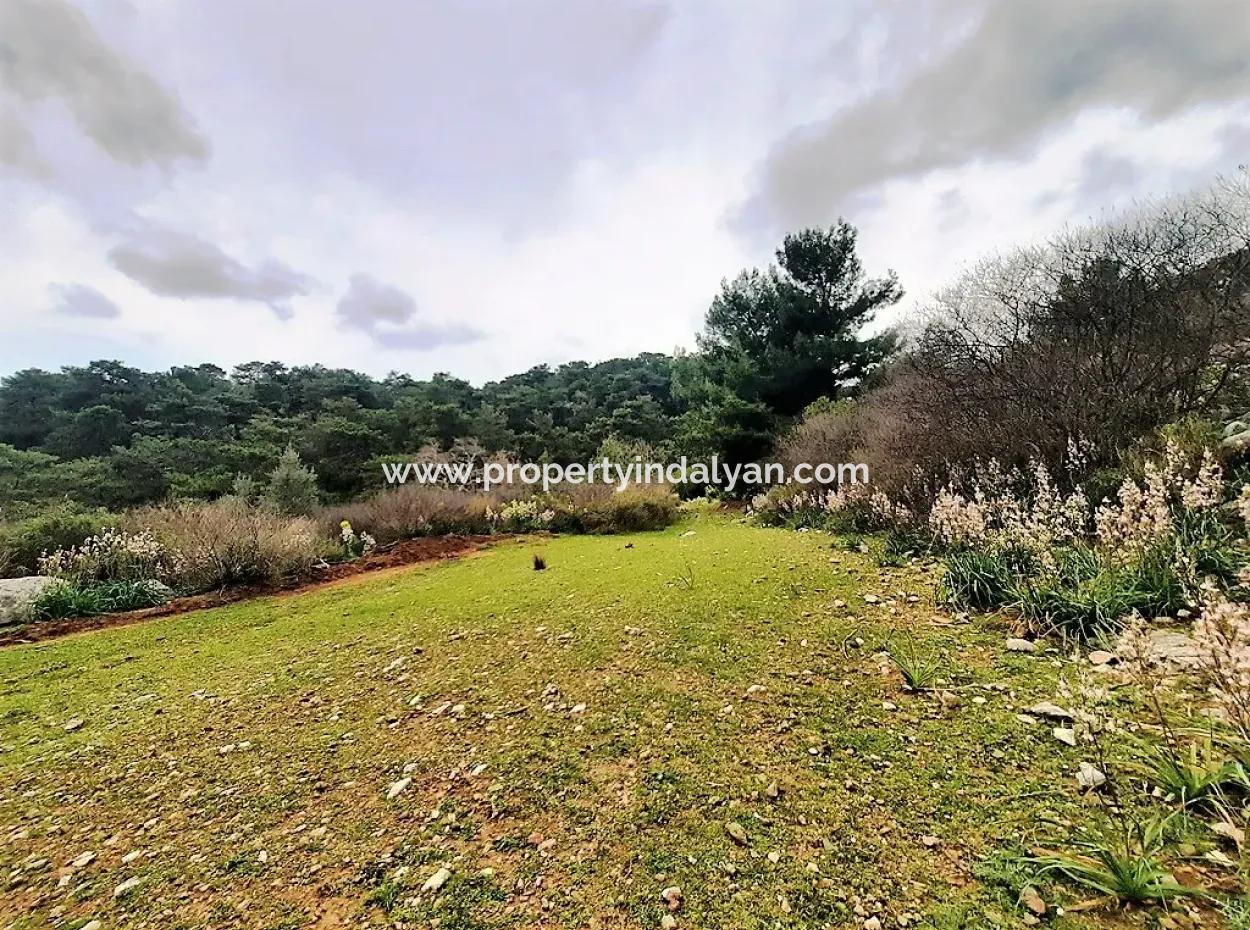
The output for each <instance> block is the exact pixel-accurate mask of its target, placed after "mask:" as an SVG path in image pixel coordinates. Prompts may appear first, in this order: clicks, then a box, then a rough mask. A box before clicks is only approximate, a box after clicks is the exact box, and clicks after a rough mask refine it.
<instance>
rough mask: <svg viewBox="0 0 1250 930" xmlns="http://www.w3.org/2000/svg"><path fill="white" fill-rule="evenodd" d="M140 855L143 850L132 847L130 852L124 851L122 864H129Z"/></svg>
mask: <svg viewBox="0 0 1250 930" xmlns="http://www.w3.org/2000/svg"><path fill="white" fill-rule="evenodd" d="M142 855H143V850H141V849H132V850H131V851H130V852H128V853H126V855H124V856H122V865H130V863H132V862H134V861H135V860H136V859H138V858H139V857H140V856H142Z"/></svg>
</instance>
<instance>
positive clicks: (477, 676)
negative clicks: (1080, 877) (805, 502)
mask: <svg viewBox="0 0 1250 930" xmlns="http://www.w3.org/2000/svg"><path fill="white" fill-rule="evenodd" d="M691 531H693V534H691ZM831 543H832V538H831V537H830V536H828V535H827V534H824V533H817V532H812V533H805V534H798V533H791V532H786V531H783V530H775V529H767V528H760V527H753V526H748V525H745V524H744V523H742V522H739V521H734V520H733V519H732V518H730V517H728V516H723V515H698V516H693V517H687V518H685V519H684V520H683V522H681V523H680V524H678V525H676V526H674V527H670V528H669V529H667V530H664V531H661V532H657V533H642V534H637V535H633V536H622V537H557V538H551V539H544V540H542V541H541V542H539V541H524V540H522V541H513V542H508V543H502V544H500V545H498V546H497V547H495V548H492V549H490V550H488V551H486V552H484V553H482V554H479V555H476V556H473V557H468V558H464V559H461V560H459V561H455V562H450V563H442V564H439V565H435V566H427V567H421V568H415V569H404V570H397V571H393V572H387V573H383V574H377V575H372V576H361V577H359V578H356V579H351V580H349V581H346V582H344V583H341V584H338V585H334V586H330V587H325V588H321V589H316V590H313V591H310V592H306V593H302V594H298V595H293V596H285V597H276V598H269V599H263V600H257V601H252V602H247V603H241V604H237V605H233V606H229V607H225V608H222V609H218V610H213V611H206V612H201V613H194V614H186V615H182V616H176V617H169V618H164V619H160V620H156V621H150V622H145V623H142V624H136V625H132V626H128V627H120V628H116V629H113V630H107V631H102V632H97V633H92V634H89V635H82V636H77V637H71V638H68V639H63V640H59V641H52V642H48V643H43V644H38V645H32V646H25V647H18V648H12V649H7V650H4V651H0V750H2V751H0V876H7V878H5V879H4V880H5V882H6V884H5V893H4V894H3V895H0V927H3V926H22V927H25V926H30V927H45V926H54V925H55V926H71V927H72V926H75V925H76V924H77V925H81V924H83V923H86V922H87V921H88V920H91V919H99V920H101V921H102V922H103V924H104V926H105V927H128V928H131V927H135V928H138V927H151V928H157V927H159V928H162V930H164V928H177V930H190V928H207V927H220V926H229V927H247V928H257V930H273V928H279V927H340V926H369V925H376V926H391V925H399V926H403V925H409V926H428V925H430V923H431V922H432V921H433V920H438V926H439V927H440V928H441V930H457V928H460V930H468V928H488V927H489V928H497V927H516V928H527V927H533V926H538V925H540V924H541V925H543V926H547V927H567V928H570V930H572V928H582V927H588V926H597V927H601V928H617V927H620V928H625V927H647V928H650V927H656V926H659V924H660V918H661V917H662V916H663V915H664V914H665V913H666V909H665V905H664V903H663V902H662V901H661V900H660V897H659V893H660V891H661V889H663V888H665V887H667V886H669V885H679V886H681V888H682V889H683V893H684V899H685V901H684V904H683V906H682V909H681V911H680V912H679V913H678V914H677V915H676V916H677V918H678V921H679V926H682V927H718V928H727V930H733V928H764V927H767V928H774V927H796V928H797V927H821V926H856V927H857V926H860V925H861V924H862V923H863V921H864V920H865V915H874V916H880V918H881V920H882V922H883V924H884V925H885V926H886V927H887V928H893V927H895V926H898V925H899V924H898V921H899V919H900V918H903V919H904V920H906V921H908V923H909V924H920V923H924V922H926V921H928V922H930V923H938V924H946V923H950V922H951V921H954V922H956V923H960V922H964V921H965V918H966V923H964V924H963V925H966V926H981V925H989V924H991V923H992V924H993V925H994V926H998V927H1016V926H1021V925H1022V924H1021V919H1022V914H1021V913H1020V912H1019V911H1018V910H1015V909H1012V908H1004V907H1003V905H1002V903H1001V901H1000V897H999V892H998V891H997V890H995V889H994V888H992V887H991V886H990V885H988V884H986V883H984V882H982V881H979V880H978V879H977V878H976V877H975V876H974V874H973V872H974V868H975V866H976V863H977V862H978V861H979V860H981V858H982V857H983V856H984V854H985V853H986V852H987V851H989V850H992V849H993V848H995V847H996V846H998V845H999V844H1001V842H1003V840H1004V838H1010V839H1012V840H1020V841H1021V842H1026V843H1027V841H1028V840H1027V838H1029V837H1031V836H1033V835H1034V833H1035V831H1036V830H1037V829H1038V824H1040V823H1042V822H1043V819H1044V818H1051V819H1053V818H1055V817H1068V818H1073V819H1076V818H1079V817H1080V816H1081V812H1082V810H1083V807H1082V802H1081V800H1080V799H1079V797H1078V795H1077V792H1076V791H1075V790H1074V789H1073V786H1072V781H1071V770H1072V768H1073V767H1074V765H1075V757H1073V756H1070V755H1069V752H1070V751H1069V750H1067V749H1065V748H1064V747H1062V746H1060V745H1058V744H1056V743H1055V741H1054V740H1053V739H1052V738H1051V737H1050V734H1049V727H1045V726H1041V725H1038V726H1029V725H1027V724H1022V723H1021V722H1020V720H1019V719H1017V714H1018V713H1019V711H1020V710H1021V709H1022V708H1023V707H1025V706H1028V705H1029V704H1030V703H1032V702H1033V701H1036V700H1041V699H1048V698H1051V697H1053V695H1054V693H1055V692H1054V688H1055V684H1056V679H1057V677H1058V674H1059V670H1058V669H1056V668H1055V667H1053V666H1052V665H1051V664H1050V663H1048V662H1044V661H1040V660H1038V659H1036V658H1035V657H1029V656H1019V655H1015V654H1006V653H1004V652H1003V648H1002V645H1003V638H1004V632H1003V630H1002V629H997V628H995V627H993V626H991V625H989V624H991V623H992V622H993V621H992V620H985V619H980V618H978V619H974V620H973V622H972V623H971V624H967V625H954V626H953V625H951V624H950V623H949V621H948V620H946V619H945V618H942V617H939V616H937V614H936V611H935V608H934V605H933V600H932V594H933V589H934V582H935V575H934V574H932V573H931V571H930V570H929V569H924V568H920V567H908V568H900V569H894V568H888V567H880V566H877V565H876V564H875V562H874V560H873V559H872V558H871V557H870V556H869V555H866V554H863V553H861V552H858V551H854V552H847V551H844V550H842V549H841V548H835V547H834V546H833V545H832V544H831ZM539 546H541V549H539ZM536 553H538V554H541V555H542V556H544V557H545V559H546V566H547V567H546V570H545V571H534V561H533V557H534V555H535V554H536ZM868 593H871V594H873V595H874V596H875V599H874V601H872V602H866V600H865V599H864V597H863V595H865V594H868ZM901 637H906V638H907V642H909V643H914V644H915V648H916V649H917V650H920V651H921V652H922V653H924V654H932V655H942V656H945V657H946V659H947V660H949V662H950V663H951V664H952V666H957V667H958V668H959V669H960V682H961V684H960V690H959V696H960V699H959V700H958V701H957V702H950V701H945V700H939V698H940V697H941V695H938V694H933V693H926V692H919V693H914V692H910V691H908V690H906V689H905V687H904V682H903V680H902V678H901V676H900V674H899V672H898V670H897V669H896V668H895V667H894V665H893V664H892V663H891V662H890V661H889V660H888V658H887V657H886V656H885V655H884V654H881V653H875V652H873V651H872V649H871V648H870V647H868V646H865V645H863V644H865V643H881V642H891V641H901ZM977 699H980V700H977ZM71 720H81V721H82V725H81V726H79V727H73V726H71V727H70V728H69V729H67V724H69V723H70V721H71ZM405 778H406V779H409V781H407V782H403V781H402V780H403V779H405ZM397 785H399V786H400V787H399V789H398V790H397V791H396V792H395V794H394V797H393V798H390V799H388V797H387V795H388V793H390V792H391V791H394V790H395V786H397ZM728 822H734V823H736V824H739V825H741V827H742V828H743V830H744V831H745V837H746V842H745V844H740V843H739V842H737V841H736V840H735V839H733V838H732V837H731V836H730V835H729V833H728V832H727V829H726V824H727V823H728ZM86 852H92V853H94V856H95V858H94V859H93V860H92V861H91V862H89V863H87V864H85V865H81V866H77V867H74V866H71V865H70V863H71V862H72V860H74V859H75V858H76V857H78V856H80V855H82V854H84V853H86ZM441 867H446V868H448V869H449V870H450V872H451V877H450V879H449V880H448V881H447V883H446V884H445V885H444V886H443V888H442V889H441V890H439V891H437V892H422V891H421V886H422V884H423V883H424V882H425V881H426V880H427V879H428V878H429V877H430V876H431V875H433V874H434V873H435V872H436V871H437V870H438V869H439V868H441ZM63 875H68V876H69V877H68V878H67V879H65V880H64V882H62V876H63ZM131 878H136V879H139V881H140V885H139V886H138V887H137V888H136V889H134V890H133V891H131V892H129V893H124V894H122V895H120V896H118V897H114V890H115V889H116V888H117V887H118V886H119V885H121V883H122V882H123V881H126V880H128V879H131ZM1098 919H1099V918H1097V917H1096V916H1095V915H1090V914H1080V915H1076V914H1074V915H1070V916H1069V917H1066V918H1064V919H1063V926H1065V927H1080V926H1086V925H1090V924H1091V923H1092V922H1095V921H1096V920H1098Z"/></svg>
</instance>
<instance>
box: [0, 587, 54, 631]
mask: <svg viewBox="0 0 1250 930" xmlns="http://www.w3.org/2000/svg"><path fill="white" fill-rule="evenodd" d="M57 583H58V582H57V580H56V579H55V578H48V577H46V576H44V575H27V576H26V577H24V578H0V626H9V625H11V624H14V623H25V622H26V620H27V619H29V617H30V608H31V606H32V605H33V604H34V603H35V601H37V600H38V599H39V597H40V595H42V594H43V593H44V592H45V591H47V590H48V588H50V587H52V586H53V585H55V584H57Z"/></svg>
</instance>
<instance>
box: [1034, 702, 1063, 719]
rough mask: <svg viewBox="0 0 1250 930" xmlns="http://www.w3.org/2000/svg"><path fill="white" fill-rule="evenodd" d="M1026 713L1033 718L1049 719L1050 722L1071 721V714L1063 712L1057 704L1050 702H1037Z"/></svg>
mask: <svg viewBox="0 0 1250 930" xmlns="http://www.w3.org/2000/svg"><path fill="white" fill-rule="evenodd" d="M1026 713H1029V714H1032V715H1033V716H1034V717H1049V718H1050V719H1051V720H1071V719H1072V712H1071V711H1069V710H1065V709H1064V708H1062V707H1060V706H1059V705H1058V704H1052V703H1051V702H1050V701H1039V702H1038V703H1036V704H1034V705H1033V706H1032V707H1030V708H1029V709H1028V710H1027V711H1026Z"/></svg>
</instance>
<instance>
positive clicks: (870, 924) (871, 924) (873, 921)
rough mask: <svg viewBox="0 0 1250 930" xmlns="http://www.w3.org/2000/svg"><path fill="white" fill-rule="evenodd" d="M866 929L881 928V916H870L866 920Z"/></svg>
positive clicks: (878, 929)
mask: <svg viewBox="0 0 1250 930" xmlns="http://www.w3.org/2000/svg"><path fill="white" fill-rule="evenodd" d="M864 930H881V919H880V918H879V917H869V918H868V919H867V920H865V921H864Z"/></svg>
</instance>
